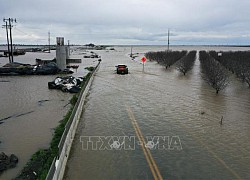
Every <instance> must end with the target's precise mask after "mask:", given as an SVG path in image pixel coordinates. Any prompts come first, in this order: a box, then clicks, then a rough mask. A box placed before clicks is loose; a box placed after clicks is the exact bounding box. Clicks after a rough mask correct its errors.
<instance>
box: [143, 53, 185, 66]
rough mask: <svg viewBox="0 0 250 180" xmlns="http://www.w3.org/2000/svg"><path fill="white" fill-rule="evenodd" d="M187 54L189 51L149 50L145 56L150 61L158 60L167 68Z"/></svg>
mask: <svg viewBox="0 0 250 180" xmlns="http://www.w3.org/2000/svg"><path fill="white" fill-rule="evenodd" d="M186 54H187V51H158V52H147V53H146V54H145V56H146V58H147V59H149V60H150V61H156V62H158V63H159V64H160V65H162V66H165V67H166V69H167V68H168V67H170V66H171V65H173V64H174V63H175V62H176V61H178V60H180V59H181V58H182V57H183V56H185V55H186Z"/></svg>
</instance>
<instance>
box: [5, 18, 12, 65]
mask: <svg viewBox="0 0 250 180" xmlns="http://www.w3.org/2000/svg"><path fill="white" fill-rule="evenodd" d="M3 22H5V25H3V28H4V27H6V35H7V44H8V56H9V62H10V63H11V59H10V43H9V33H8V22H7V21H5V19H3Z"/></svg>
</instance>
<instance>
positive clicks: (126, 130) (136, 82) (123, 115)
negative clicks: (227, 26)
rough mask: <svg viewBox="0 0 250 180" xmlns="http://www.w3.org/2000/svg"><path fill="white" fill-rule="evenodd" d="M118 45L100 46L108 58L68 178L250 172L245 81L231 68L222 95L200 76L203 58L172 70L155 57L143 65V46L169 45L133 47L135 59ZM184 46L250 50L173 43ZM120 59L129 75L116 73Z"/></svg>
mask: <svg viewBox="0 0 250 180" xmlns="http://www.w3.org/2000/svg"><path fill="white" fill-rule="evenodd" d="M115 49H116V50H117V51H114V52H112V53H111V52H105V51H101V52H100V55H101V56H102V60H103V61H102V63H101V66H100V69H99V71H98V73H97V75H96V77H95V79H94V82H93V85H92V87H91V90H90V93H89V96H88V98H87V99H88V100H87V102H86V105H85V109H84V114H83V117H82V120H81V121H80V123H79V127H78V130H77V134H76V138H75V141H74V143H73V148H72V151H71V155H70V158H69V161H68V164H67V171H66V174H65V179H154V178H156V177H157V178H158V179H160V177H163V179H220V180H222V179H225V180H226V179H249V178H250V173H249V172H250V143H249V139H250V112H249V110H250V90H249V88H248V87H247V85H245V84H243V83H242V82H241V81H239V80H238V79H236V78H235V76H233V75H232V76H231V77H230V80H231V82H230V85H229V86H228V87H227V88H226V89H225V90H224V91H222V92H220V93H219V94H218V95H216V93H215V90H214V89H212V88H211V87H210V86H209V85H208V84H206V83H205V82H204V81H203V80H202V79H201V76H200V64H199V61H198V60H196V62H195V65H194V68H193V70H192V71H191V72H188V73H187V75H186V76H183V75H182V74H180V73H179V72H177V71H176V70H175V68H174V66H173V67H171V68H170V69H167V70H166V69H165V68H164V67H162V66H160V65H158V64H157V63H155V62H146V65H145V72H142V64H141V63H140V58H141V57H142V56H143V53H145V52H147V51H157V50H164V47H150V46H144V47H134V48H133V51H134V53H139V54H138V56H139V57H138V58H136V59H135V60H134V61H133V60H131V59H130V57H129V53H130V47H116V48H115ZM183 49H186V50H203V49H205V50H210V49H213V50H237V49H240V50H248V49H247V48H232V47H231V48H230V47H192V46H191V47H185V46H184V47H182V46H179V47H174V48H173V49H172V50H183ZM197 58H198V57H197ZM117 64H126V65H128V68H129V74H128V75H117V74H116V73H115V65H117ZM222 116H223V125H220V119H221V117H222ZM119 138H120V139H119ZM123 138H125V139H123ZM157 140H158V141H157ZM143 141H144V143H143ZM124 142H125V144H123V145H122V146H119V145H121V144H122V143H124ZM126 142H127V143H128V144H129V146H127V145H126ZM148 142H150V143H151V145H153V146H150V148H151V150H150V152H148V151H147V150H145V148H142V146H141V144H143V145H145V144H147V145H150V144H148ZM115 143H116V144H115ZM117 143H118V144H117ZM117 145H118V146H117ZM115 147H116V148H115ZM148 147H149V146H148Z"/></svg>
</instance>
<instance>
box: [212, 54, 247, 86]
mask: <svg viewBox="0 0 250 180" xmlns="http://www.w3.org/2000/svg"><path fill="white" fill-rule="evenodd" d="M219 53H220V56H218V53H217V52H215V51H210V52H209V54H210V55H211V56H213V57H214V58H215V59H216V60H217V61H218V62H220V63H221V64H222V65H223V66H224V67H226V68H227V69H228V70H229V71H231V72H232V73H234V74H236V76H237V77H238V78H240V79H241V80H242V81H243V82H246V83H247V84H248V86H249V87H250V51H235V52H232V51H229V52H219Z"/></svg>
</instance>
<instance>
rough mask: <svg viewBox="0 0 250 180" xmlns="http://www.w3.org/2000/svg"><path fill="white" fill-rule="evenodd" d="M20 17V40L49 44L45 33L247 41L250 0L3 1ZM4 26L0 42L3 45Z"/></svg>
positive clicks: (109, 40)
mask: <svg viewBox="0 0 250 180" xmlns="http://www.w3.org/2000/svg"><path fill="white" fill-rule="evenodd" d="M0 4H1V6H0V15H1V17H14V18H17V20H18V24H17V25H16V27H14V30H13V36H14V42H16V43H28V44H41V43H43V44H46V43H47V33H48V31H50V32H51V35H52V37H53V40H55V37H56V36H64V37H65V38H66V39H70V40H71V42H72V43H76V44H77V43H80V44H85V43H89V42H94V43H97V44H133V43H135V44H166V40H167V29H168V28H170V30H171V43H173V44H249V42H250V23H249V22H250V12H249V10H248V8H249V7H250V1H249V0H240V1H238V0H221V1H215V0H189V1H186V0H72V1H68V0H60V1H59V0H54V1H51V0H35V1H34V0H33V1H32V0H0ZM5 42H6V40H5V30H4V29H1V30H0V43H5Z"/></svg>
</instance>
